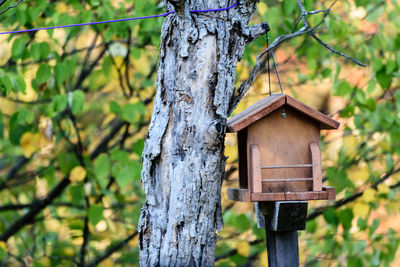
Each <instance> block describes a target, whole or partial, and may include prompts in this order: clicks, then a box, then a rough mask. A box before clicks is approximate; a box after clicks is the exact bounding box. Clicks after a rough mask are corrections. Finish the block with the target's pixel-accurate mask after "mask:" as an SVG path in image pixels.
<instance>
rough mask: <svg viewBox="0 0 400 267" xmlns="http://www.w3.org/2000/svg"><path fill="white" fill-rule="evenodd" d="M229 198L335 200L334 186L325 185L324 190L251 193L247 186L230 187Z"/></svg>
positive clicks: (248, 199) (243, 200)
mask: <svg viewBox="0 0 400 267" xmlns="http://www.w3.org/2000/svg"><path fill="white" fill-rule="evenodd" d="M228 198H229V199H230V200H234V201H241V202H258V201H295V200H334V199H335V198H336V191H335V188H334V187H330V186H324V187H322V191H306V192H274V193H251V192H250V191H249V190H248V189H245V188H228Z"/></svg>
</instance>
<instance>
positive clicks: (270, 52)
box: [266, 32, 283, 95]
mask: <svg viewBox="0 0 400 267" xmlns="http://www.w3.org/2000/svg"><path fill="white" fill-rule="evenodd" d="M266 36H267V47H269V46H270V43H269V37H268V32H267V33H266ZM269 55H271V58H272V62H273V63H274V69H275V73H276V77H277V78H278V82H279V87H280V88H281V94H282V95H283V88H282V83H281V78H280V77H279V72H278V67H277V66H276V62H275V56H274V49H271V50H269V52H268V57H267V61H268V79H269V94H270V95H272V93H271V76H270V70H269Z"/></svg>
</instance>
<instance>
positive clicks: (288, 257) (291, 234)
mask: <svg viewBox="0 0 400 267" xmlns="http://www.w3.org/2000/svg"><path fill="white" fill-rule="evenodd" d="M307 206H308V203H307V202H306V201H279V202H258V203H257V205H256V209H258V212H257V216H260V215H262V216H263V217H264V220H265V223H264V227H265V230H266V235H267V251H268V266H269V267H297V266H300V261H299V241H298V236H297V231H299V230H305V228H306V220H307ZM258 219H259V218H258ZM259 222H260V221H259ZM259 226H260V225H259Z"/></svg>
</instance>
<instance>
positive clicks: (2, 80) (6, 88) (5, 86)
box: [0, 74, 14, 95]
mask: <svg viewBox="0 0 400 267" xmlns="http://www.w3.org/2000/svg"><path fill="white" fill-rule="evenodd" d="M0 88H1V90H2V91H3V92H4V94H5V95H7V94H9V93H10V92H11V91H13V90H14V88H13V85H12V80H11V76H10V75H9V74H6V75H4V76H2V77H0Z"/></svg>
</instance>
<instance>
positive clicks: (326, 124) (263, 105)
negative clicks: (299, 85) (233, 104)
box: [227, 95, 340, 132]
mask: <svg viewBox="0 0 400 267" xmlns="http://www.w3.org/2000/svg"><path fill="white" fill-rule="evenodd" d="M283 105H285V106H286V107H291V108H293V109H295V110H296V111H297V112H298V113H301V114H303V115H305V116H306V117H308V118H309V119H311V120H313V121H314V123H315V124H317V125H318V126H319V128H320V129H337V128H339V126H340V123H339V122H338V121H335V120H334V119H331V118H329V117H328V116H326V115H325V114H323V113H321V112H319V111H317V110H315V109H313V108H311V107H309V106H307V105H305V104H303V103H301V102H300V101H298V100H296V99H294V98H292V97H290V96H288V95H272V96H267V97H265V98H264V99H262V100H260V101H259V102H257V103H256V104H254V105H252V106H250V107H249V108H247V109H245V110H243V111H242V112H240V113H239V114H237V115H236V116H234V117H232V118H231V119H229V120H228V125H227V131H228V132H237V131H240V130H242V129H244V128H246V127H248V126H249V125H251V124H252V123H255V122H256V121H258V120H260V119H262V118H264V117H265V116H267V115H269V114H270V113H272V112H274V111H275V110H277V109H279V108H280V107H282V106H283Z"/></svg>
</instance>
